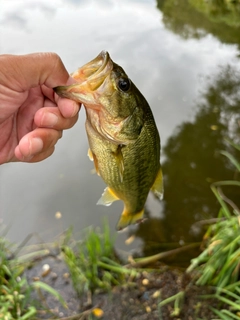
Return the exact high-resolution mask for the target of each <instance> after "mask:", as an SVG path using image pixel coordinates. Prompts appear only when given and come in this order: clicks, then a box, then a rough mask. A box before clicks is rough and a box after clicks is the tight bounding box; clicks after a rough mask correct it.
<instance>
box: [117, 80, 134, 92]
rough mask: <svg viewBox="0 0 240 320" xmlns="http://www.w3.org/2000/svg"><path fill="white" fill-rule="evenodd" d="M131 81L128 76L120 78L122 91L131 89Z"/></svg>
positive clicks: (119, 86) (119, 85) (119, 82)
mask: <svg viewBox="0 0 240 320" xmlns="http://www.w3.org/2000/svg"><path fill="white" fill-rule="evenodd" d="M130 86H131V82H130V80H129V79H128V78H120V79H119V80H118V88H119V89H120V90H121V91H124V92H127V91H128V90H129V89H130Z"/></svg>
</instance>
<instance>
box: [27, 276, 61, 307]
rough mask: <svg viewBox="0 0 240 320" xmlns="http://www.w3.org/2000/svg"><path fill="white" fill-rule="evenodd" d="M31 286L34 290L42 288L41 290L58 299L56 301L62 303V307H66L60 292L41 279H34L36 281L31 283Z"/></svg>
mask: <svg viewBox="0 0 240 320" xmlns="http://www.w3.org/2000/svg"><path fill="white" fill-rule="evenodd" d="M32 287H33V288H34V289H36V290H38V289H42V290H44V291H46V292H48V293H50V294H51V295H53V296H54V297H55V298H57V299H58V301H59V302H60V303H61V304H62V306H63V307H64V308H67V304H66V302H65V300H64V299H63V297H62V296H61V295H60V293H58V292H57V291H56V290H55V289H53V288H52V287H50V286H49V285H48V284H46V283H44V282H41V281H36V282H33V283H32Z"/></svg>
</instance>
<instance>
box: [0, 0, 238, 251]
mask: <svg viewBox="0 0 240 320" xmlns="http://www.w3.org/2000/svg"><path fill="white" fill-rule="evenodd" d="M196 3H197V4H199V3H200V1H198V2H197V1H196ZM204 3H205V2H204ZM212 3H213V4H214V1H213V2H212ZM223 3H224V1H223ZM197 4H194V1H187V0H181V1H172V0H165V1H163V0H162V1H160V0H159V1H158V2H156V1H155V0H139V1H137V0H122V1H117V0H102V1H97V0H92V1H90V0H88V1H84V0H52V1H47V0H41V1H37V0H34V1H33V0H32V1H31V0H24V1H23V0H22V1H21V0H11V1H7V0H5V1H2V2H1V15H0V53H11V54H25V53H30V52H40V51H54V52H57V53H58V54H59V55H60V56H61V58H62V60H63V62H64V64H65V65H66V67H67V69H68V70H69V72H72V71H74V70H76V69H77V68H78V67H79V66H81V65H83V64H84V63H86V62H88V61H89V60H91V59H92V58H94V57H95V56H96V55H97V54H98V53H99V52H100V51H101V50H107V51H109V53H110V55H111V57H112V58H113V60H114V61H115V62H116V63H118V64H120V65H121V66H122V67H123V68H124V69H125V71H126V72H127V74H128V75H129V77H130V78H131V79H132V80H133V82H134V83H135V84H136V85H137V87H138V88H139V89H140V91H141V92H142V93H143V94H144V96H145V97H146V98H147V100H148V102H149V104H150V106H151V108H152V111H153V114H154V117H155V120H156V123H157V126H158V129H159V132H160V136H161V143H162V158H161V162H162V164H163V172H164V180H165V196H164V200H163V201H162V202H158V201H156V200H155V199H154V198H153V197H152V196H151V195H150V196H149V199H148V201H147V204H146V215H147V216H148V217H149V219H148V220H147V221H146V222H145V223H143V224H141V225H138V226H134V227H132V228H129V229H128V230H126V231H125V232H124V233H119V234H117V247H119V248H121V249H124V250H129V248H130V249H136V248H137V249H139V248H141V249H142V251H144V253H145V254H148V253H150V252H155V251H159V248H160V247H161V244H164V243H166V242H167V243H169V242H174V243H176V242H177V243H186V242H189V241H196V240H197V239H198V237H199V235H200V233H199V229H198V228H194V227H193V224H194V223H195V222H196V221H198V220H201V219H207V218H209V217H212V216H216V214H217V212H218V210H219V205H218V203H217V201H216V199H215V198H214V196H213V194H212V193H211V190H210V184H211V182H213V181H217V180H223V179H231V178H233V177H235V178H236V176H235V172H234V169H233V168H232V166H231V165H229V162H228V161H227V159H226V158H224V157H223V156H222V155H221V154H220V153H219V151H220V150H222V149H226V148H227V144H226V142H225V141H224V137H225V136H228V137H230V138H231V139H233V140H234V141H236V142H239V131H240V73H239V48H240V24H239V21H240V14H239V11H237V9H236V8H233V7H224V6H223V7H221V8H218V9H216V8H215V7H214V6H213V7H207V3H205V5H204V6H199V5H198V6H197ZM234 10H235V11H234ZM84 122H85V111H84V109H83V108H82V110H81V112H80V116H79V121H78V123H77V124H76V125H75V127H74V128H72V129H71V130H69V131H66V132H65V133H64V136H63V138H62V139H61V140H60V141H59V142H58V144H57V146H56V151H55V153H54V155H53V156H51V157H50V158H49V159H47V160H45V161H43V162H41V163H37V164H23V163H10V164H5V165H2V166H1V167H0V180H1V184H0V218H1V220H2V221H3V223H4V225H8V226H10V229H9V231H8V237H9V238H10V239H11V240H14V241H22V240H23V239H24V238H25V237H26V236H27V235H28V234H30V233H34V232H35V233H38V234H39V235H40V237H41V238H42V239H44V240H46V241H48V240H52V239H53V238H54V237H55V236H56V235H58V234H59V233H61V232H62V231H63V230H65V229H66V228H68V227H69V226H71V225H73V226H74V230H75V232H79V231H81V230H82V229H84V228H86V227H87V226H89V225H93V226H101V225H102V218H103V217H104V216H105V217H107V218H108V221H109V223H110V226H111V229H112V232H113V233H115V231H114V228H115V225H116V223H117V221H118V219H119V216H120V214H121V211H122V203H121V202H117V203H114V204H113V205H112V206H110V207H103V206H96V202H97V200H98V199H99V197H100V195H101V194H102V191H103V189H104V187H105V185H104V183H103V181H102V180H101V179H100V178H99V177H97V176H96V175H94V174H91V170H92V163H91V162H90V161H89V160H88V157H87V150H88V142H87V138H86V134H85V128H84ZM226 192H228V194H229V195H230V196H231V198H232V199H233V200H234V201H237V200H239V198H240V197H239V193H237V192H239V190H236V189H233V190H227V191H226ZM56 212H61V214H62V217H61V219H56V218H55V214H56ZM132 234H133V235H135V240H134V241H133V243H132V244H131V246H127V245H125V240H126V239H127V238H128V237H129V236H130V235H132Z"/></svg>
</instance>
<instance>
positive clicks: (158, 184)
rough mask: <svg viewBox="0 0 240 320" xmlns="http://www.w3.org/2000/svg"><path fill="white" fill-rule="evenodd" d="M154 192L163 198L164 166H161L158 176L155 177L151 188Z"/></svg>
mask: <svg viewBox="0 0 240 320" xmlns="http://www.w3.org/2000/svg"><path fill="white" fill-rule="evenodd" d="M151 190H152V192H153V193H154V194H155V196H156V197H158V198H159V199H160V200H162V198H163V174H162V168H161V167H160V169H159V171H158V173H157V176H156V178H155V181H154V183H153V185H152V188H151Z"/></svg>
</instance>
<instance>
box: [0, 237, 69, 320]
mask: <svg viewBox="0 0 240 320" xmlns="http://www.w3.org/2000/svg"><path fill="white" fill-rule="evenodd" d="M17 251H18V248H15V247H14V245H13V244H10V243H9V242H8V241H7V240H6V239H5V237H3V236H1V235H0V319H4V320H5V319H6V320H15V319H19V320H28V319H34V318H35V315H36V313H37V309H36V307H35V306H33V305H30V296H31V293H32V292H33V291H37V292H39V291H40V290H41V289H42V290H44V291H47V292H49V293H50V294H52V295H53V296H54V297H55V298H56V299H57V300H59V301H60V302H61V303H62V304H63V305H64V306H65V302H64V300H63V299H62V297H61V296H60V295H59V293H58V292H57V291H56V290H54V289H53V288H51V287H50V286H48V285H47V284H45V283H43V282H40V281H38V282H34V283H32V284H29V283H28V281H27V279H26V278H25V277H23V276H22V273H23V271H24V269H25V268H26V267H27V266H28V264H29V262H30V260H29V259H31V257H33V256H34V254H31V255H28V256H29V258H28V259H27V255H25V256H22V257H21V256H20V257H16V252H17ZM38 253H39V252H38ZM31 304H32V303H31Z"/></svg>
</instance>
